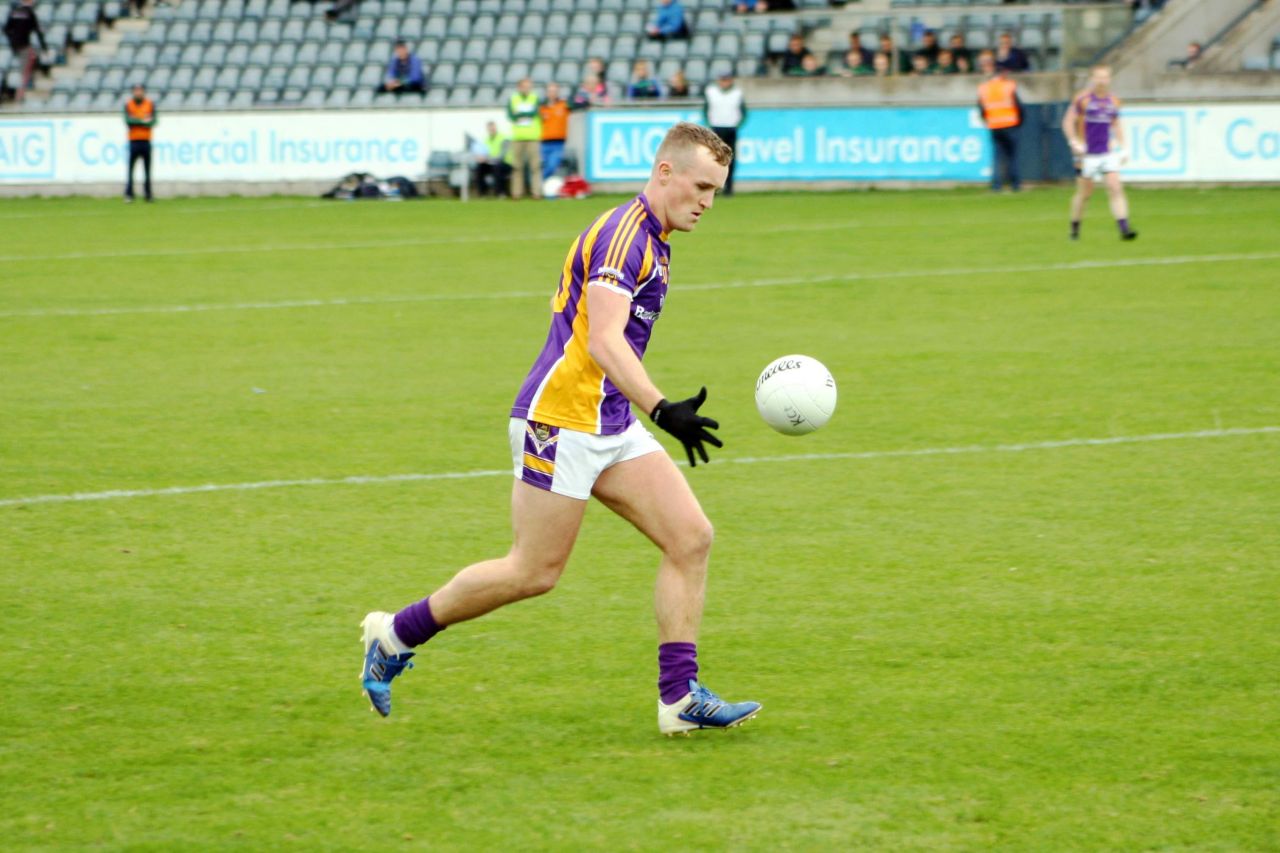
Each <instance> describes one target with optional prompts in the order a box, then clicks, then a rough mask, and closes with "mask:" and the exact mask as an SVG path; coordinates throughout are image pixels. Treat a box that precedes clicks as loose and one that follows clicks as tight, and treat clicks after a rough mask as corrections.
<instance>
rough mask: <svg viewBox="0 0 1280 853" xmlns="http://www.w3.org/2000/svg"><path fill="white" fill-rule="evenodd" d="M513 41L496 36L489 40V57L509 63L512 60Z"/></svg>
mask: <svg viewBox="0 0 1280 853" xmlns="http://www.w3.org/2000/svg"><path fill="white" fill-rule="evenodd" d="M511 47H512V41H511V39H509V38H506V37H502V38H495V39H494V40H493V41H491V42H489V45H488V50H489V58H490V59H492V60H493V61H495V62H502V63H507V62H510V61H511Z"/></svg>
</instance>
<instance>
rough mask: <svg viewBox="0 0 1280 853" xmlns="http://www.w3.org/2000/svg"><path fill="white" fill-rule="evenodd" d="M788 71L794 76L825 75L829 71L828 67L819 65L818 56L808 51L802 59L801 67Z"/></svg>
mask: <svg viewBox="0 0 1280 853" xmlns="http://www.w3.org/2000/svg"><path fill="white" fill-rule="evenodd" d="M788 73H789V74H790V75H791V76H792V77H823V76H825V75H826V73H827V67H826V66H825V65H819V64H818V57H816V56H814V55H813V54H812V53H808V54H805V57H804V59H802V60H800V67H799V68H798V69H795V70H794V71H789V72H788Z"/></svg>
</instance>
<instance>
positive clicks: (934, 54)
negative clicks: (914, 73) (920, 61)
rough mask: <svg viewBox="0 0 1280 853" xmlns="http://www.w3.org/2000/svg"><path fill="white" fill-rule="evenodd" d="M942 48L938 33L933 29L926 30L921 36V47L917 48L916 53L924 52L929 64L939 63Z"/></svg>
mask: <svg viewBox="0 0 1280 853" xmlns="http://www.w3.org/2000/svg"><path fill="white" fill-rule="evenodd" d="M940 50H942V47H941V46H940V45H939V44H938V34H937V33H935V32H934V31H933V30H925V31H924V34H923V35H922V36H921V37H920V47H918V48H916V55H917V56H919V55H921V54H923V55H924V58H925V59H927V60H929V65H937V64H938V51H940Z"/></svg>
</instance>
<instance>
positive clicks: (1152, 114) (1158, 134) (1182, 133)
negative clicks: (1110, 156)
mask: <svg viewBox="0 0 1280 853" xmlns="http://www.w3.org/2000/svg"><path fill="white" fill-rule="evenodd" d="M1120 121H1121V122H1123V123H1124V129H1125V133H1126V134H1127V135H1128V137H1129V139H1128V145H1129V165H1128V166H1127V167H1125V170H1124V172H1125V174H1126V175H1170V176H1173V175H1181V174H1184V173H1185V172H1186V171H1187V116H1186V113H1184V112H1182V111H1180V110H1144V109H1128V110H1125V111H1124V112H1123V113H1121V115H1120Z"/></svg>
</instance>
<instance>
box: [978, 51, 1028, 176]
mask: <svg viewBox="0 0 1280 853" xmlns="http://www.w3.org/2000/svg"><path fill="white" fill-rule="evenodd" d="M978 64H979V66H980V67H981V68H982V70H983V71H984V72H986V73H991V70H992V69H994V72H995V73H994V74H993V75H992V76H991V77H990V78H989V79H988V80H987V81H986V82H985V83H983V84H982V85H981V86H979V87H978V108H979V109H980V110H982V119H983V121H985V122H986V123H987V128H988V129H989V130H990V131H991V147H992V148H994V149H995V162H994V163H992V165H991V189H992V190H993V191H996V192H999V190H1000V188H1001V186H1002V185H1003V183H1004V172H1005V171H1006V170H1007V171H1008V173H1009V186H1010V187H1012V188H1013V191H1014V192H1017V191H1018V190H1020V189H1022V179H1021V178H1020V177H1019V175H1018V128H1019V127H1020V126H1021V125H1022V102H1021V101H1020V100H1018V84H1017V83H1015V82H1014V81H1012V80H1010V79H1009V69H1008V68H1005V67H1004V66H998V65H996V64H995V59H994V57H992V56H991V54H990V53H989V52H988V53H984V54H983V55H982V56H980V57H978Z"/></svg>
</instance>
